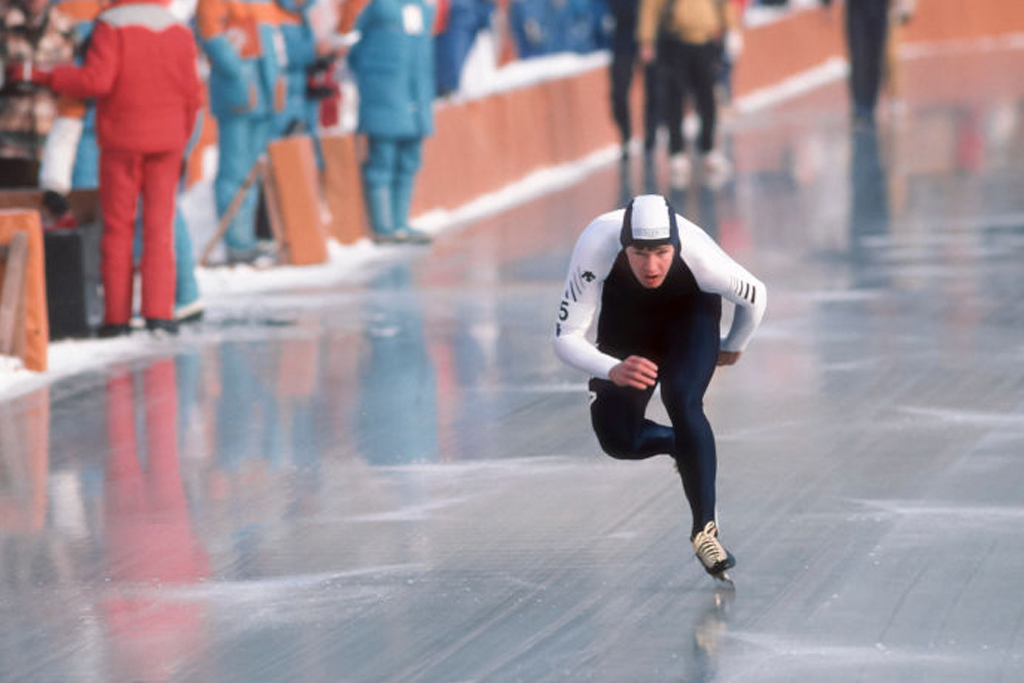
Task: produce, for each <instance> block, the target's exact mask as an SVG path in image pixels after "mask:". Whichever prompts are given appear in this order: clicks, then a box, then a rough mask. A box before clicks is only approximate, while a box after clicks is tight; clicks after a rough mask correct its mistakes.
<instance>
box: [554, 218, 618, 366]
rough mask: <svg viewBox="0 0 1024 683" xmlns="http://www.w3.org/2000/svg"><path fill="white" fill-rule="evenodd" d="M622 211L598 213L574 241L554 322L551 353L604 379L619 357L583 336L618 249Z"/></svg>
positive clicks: (594, 314) (598, 301)
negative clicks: (604, 350) (553, 350)
mask: <svg viewBox="0 0 1024 683" xmlns="http://www.w3.org/2000/svg"><path fill="white" fill-rule="evenodd" d="M623 213H624V211H623V210H621V209H620V210H619V211H612V212H611V213H606V214H604V215H601V216H598V217H597V218H595V219H594V220H593V222H591V224H590V225H588V226H587V229H586V230H584V231H583V234H582V235H580V238H579V239H578V240H577V241H576V247H575V248H574V249H573V251H572V258H571V259H570V261H569V274H568V275H567V276H566V279H565V291H564V293H563V294H562V300H561V303H560V304H559V307H558V319H557V322H556V323H555V337H554V342H553V343H554V349H555V355H557V356H558V357H559V358H560V359H561V360H562V362H564V363H566V364H568V365H571V366H572V367H574V368H576V369H578V370H582V371H583V372H586V373H587V374H589V375H592V376H593V377H598V378H601V379H608V371H609V370H611V369H612V368H613V367H615V366H616V365H618V363H619V359H618V358H615V357H614V356H609V355H608V354H606V353H601V351H599V350H598V349H597V347H596V346H595V345H594V344H593V343H592V342H591V341H590V340H589V339H587V332H588V330H590V326H591V325H592V324H593V322H594V317H595V316H596V315H597V310H598V308H599V307H600V305H601V291H602V290H603V288H604V281H605V280H606V279H607V278H608V274H609V273H610V272H611V270H612V266H613V265H614V264H615V258H616V257H617V256H618V254H619V251H621V250H622V246H621V245H620V244H619V231H620V229H621V227H622V216H623Z"/></svg>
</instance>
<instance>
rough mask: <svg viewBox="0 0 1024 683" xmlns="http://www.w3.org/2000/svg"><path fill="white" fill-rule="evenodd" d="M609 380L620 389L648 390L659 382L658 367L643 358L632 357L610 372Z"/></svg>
mask: <svg viewBox="0 0 1024 683" xmlns="http://www.w3.org/2000/svg"><path fill="white" fill-rule="evenodd" d="M608 379H610V380H611V381H612V382H613V383H614V384H616V385H617V386H620V387H633V388H634V389H646V388H648V387H653V386H654V385H655V384H656V383H657V381H658V366H657V365H655V364H654V363H652V362H651V361H649V360H647V359H646V358H643V357H641V356H630V357H629V358H627V359H626V360H624V361H622V362H621V363H619V364H618V365H615V366H613V367H612V369H611V370H609V371H608Z"/></svg>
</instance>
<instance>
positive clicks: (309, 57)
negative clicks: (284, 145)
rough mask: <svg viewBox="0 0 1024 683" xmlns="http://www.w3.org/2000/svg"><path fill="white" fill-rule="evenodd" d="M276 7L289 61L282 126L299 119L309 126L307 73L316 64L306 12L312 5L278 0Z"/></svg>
mask: <svg viewBox="0 0 1024 683" xmlns="http://www.w3.org/2000/svg"><path fill="white" fill-rule="evenodd" d="M277 4H278V6H279V7H280V8H281V11H282V20H281V27H280V31H281V36H282V37H283V38H284V48H285V53H286V54H287V58H288V66H287V69H286V74H287V79H288V102H287V103H286V105H285V109H284V111H283V112H282V116H283V119H282V121H281V125H282V126H283V127H286V126H287V125H288V124H290V123H291V122H292V121H293V120H298V121H301V122H302V123H304V124H306V125H307V126H309V125H310V124H311V123H312V122H311V121H310V119H311V118H315V112H316V109H315V106H314V105H315V103H312V102H310V101H309V99H308V98H307V97H306V81H307V76H306V72H307V70H308V69H309V67H310V66H312V65H313V63H314V62H315V61H316V36H315V35H314V33H313V27H312V26H311V25H310V22H309V10H310V9H311V8H312V6H313V3H312V2H310V1H304V0H277ZM279 132H283V131H279ZM311 132H312V131H311Z"/></svg>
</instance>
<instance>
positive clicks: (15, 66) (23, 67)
mask: <svg viewBox="0 0 1024 683" xmlns="http://www.w3.org/2000/svg"><path fill="white" fill-rule="evenodd" d="M52 78H53V73H52V72H51V71H50V70H49V69H47V68H45V67H37V66H33V65H32V63H31V62H14V63H12V64H9V65H7V68H6V69H4V81H5V82H7V83H9V84H11V85H16V84H19V83H21V84H29V83H34V84H35V85H41V86H43V87H49V86H50V81H51V79H52Z"/></svg>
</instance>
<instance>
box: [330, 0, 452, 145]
mask: <svg viewBox="0 0 1024 683" xmlns="http://www.w3.org/2000/svg"><path fill="white" fill-rule="evenodd" d="M433 24H434V7H433V6H432V5H428V4H427V3H426V2H424V1H423V0H371V1H370V4H368V5H367V6H366V8H365V9H363V11H362V12H361V13H360V14H359V18H358V19H357V20H356V26H355V28H356V30H357V31H359V33H360V39H359V42H358V43H356V44H355V46H353V48H352V51H351V52H349V55H348V63H349V66H350V67H351V69H352V71H353V72H354V73H355V74H356V83H357V85H358V87H359V131H360V132H362V133H366V134H367V135H374V136H379V137H391V138H413V137H424V136H427V135H430V134H431V133H433V132H434V112H433V102H434V93H435V83H434V40H433V35H432V33H431V31H432V27H433Z"/></svg>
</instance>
